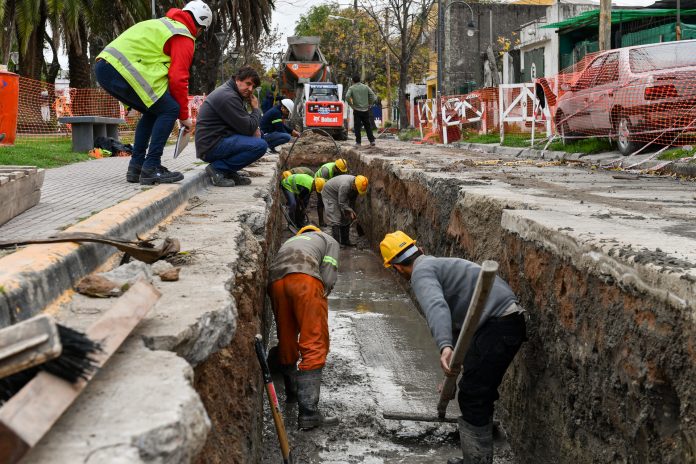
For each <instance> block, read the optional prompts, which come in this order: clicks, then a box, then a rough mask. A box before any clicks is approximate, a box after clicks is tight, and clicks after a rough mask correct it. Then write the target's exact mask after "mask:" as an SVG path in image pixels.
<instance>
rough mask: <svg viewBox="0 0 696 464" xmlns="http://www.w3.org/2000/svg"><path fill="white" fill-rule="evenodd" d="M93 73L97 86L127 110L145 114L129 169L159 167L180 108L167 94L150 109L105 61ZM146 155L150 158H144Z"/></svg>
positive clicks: (137, 130)
mask: <svg viewBox="0 0 696 464" xmlns="http://www.w3.org/2000/svg"><path fill="white" fill-rule="evenodd" d="M94 73H95V75H96V76H97V82H99V85H100V86H101V87H102V88H103V89H104V90H105V91H106V92H108V93H109V94H110V95H111V96H112V97H114V98H115V99H117V100H119V101H120V102H122V103H123V104H125V105H126V106H129V107H131V108H135V109H136V110H138V111H140V112H141V113H142V117H141V118H140V121H139V122H138V126H137V127H136V128H135V141H134V143H133V156H132V157H131V161H130V165H131V166H133V167H136V166H142V167H143V168H144V169H154V168H156V167H158V166H160V165H161V159H162V152H163V151H164V145H165V144H166V143H167V139H168V138H169V135H170V134H171V133H172V129H174V123H175V122H176V120H177V118H178V117H179V104H178V103H177V102H176V100H174V98H173V97H172V96H171V95H170V94H169V91H167V92H165V93H164V95H162V96H161V97H160V98H159V99H158V100H157V101H156V102H155V103H154V104H153V105H152V106H151V107H149V108H148V107H147V106H145V104H144V103H143V101H142V100H141V99H140V97H139V96H138V94H137V93H135V90H133V88H132V87H131V86H130V84H128V82H127V81H126V80H125V79H124V78H123V76H121V75H120V74H119V73H118V71H116V69H115V68H114V67H113V66H111V65H110V64H109V63H108V62H106V61H105V60H99V61H97V63H96V64H95V65H94ZM148 145H149V147H148ZM146 151H147V156H145V152H146Z"/></svg>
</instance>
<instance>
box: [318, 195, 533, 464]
mask: <svg viewBox="0 0 696 464" xmlns="http://www.w3.org/2000/svg"><path fill="white" fill-rule="evenodd" d="M327 187H328V186H327ZM379 248H380V251H381V253H382V258H383V259H384V267H392V266H393V267H394V269H396V271H397V272H398V273H399V274H400V275H401V276H402V277H403V278H405V279H406V280H408V281H409V282H410V283H411V290H413V294H414V295H415V296H416V299H417V300H418V304H419V305H420V307H421V309H422V310H423V314H424V315H425V318H426V320H427V321H428V326H429V327H430V332H431V333H432V335H433V338H434V339H435V343H436V344H437V347H438V349H439V350H440V367H441V368H442V370H443V371H444V373H445V375H447V376H457V375H458V374H459V372H453V371H451V370H450V368H449V365H450V361H451V360H452V354H453V350H454V347H455V345H456V343H457V339H458V338H459V332H460V331H461V330H462V327H463V325H464V319H465V318H466V313H467V312H468V310H469V304H470V303H471V298H472V297H473V294H474V288H475V287H476V280H477V279H478V275H479V273H480V272H481V266H479V265H478V264H476V263H472V262H471V261H467V260H465V259H461V258H437V257H434V256H427V255H424V254H423V251H422V250H421V249H420V248H418V247H417V246H416V241H415V240H413V239H412V238H411V237H409V236H408V235H406V234H405V233H403V232H402V231H400V230H397V231H396V232H392V233H390V234H387V235H385V237H384V240H382V242H381V243H380V244H379ZM526 339H527V336H526V322H525V318H524V310H523V309H522V308H521V307H520V306H519V305H518V304H517V297H516V296H515V294H514V293H513V292H512V290H511V289H510V287H509V286H508V284H507V283H506V282H505V281H504V280H503V279H501V278H500V277H497V276H496V278H495V281H494V282H493V288H492V289H491V293H490V295H489V296H488V300H487V301H486V305H485V307H484V309H483V314H482V315H481V320H480V321H479V325H478V329H477V330H476V333H475V334H474V338H473V340H472V341H471V345H470V347H469V351H468V352H467V353H466V355H465V356H464V363H463V366H462V377H461V379H460V380H459V393H458V395H457V400H458V402H459V409H460V410H461V412H462V415H461V416H460V417H459V419H458V422H459V438H460V442H461V448H462V454H463V458H458V457H457V458H452V459H449V460H448V461H447V463H448V464H492V463H493V407H494V404H495V401H496V400H497V399H498V387H499V386H500V383H501V382H502V380H503V375H505V371H506V370H507V368H508V366H509V365H510V363H511V362H512V360H513V359H514V357H515V354H516V353H517V351H518V350H519V349H520V346H521V345H522V343H523V342H524V341H525V340H526Z"/></svg>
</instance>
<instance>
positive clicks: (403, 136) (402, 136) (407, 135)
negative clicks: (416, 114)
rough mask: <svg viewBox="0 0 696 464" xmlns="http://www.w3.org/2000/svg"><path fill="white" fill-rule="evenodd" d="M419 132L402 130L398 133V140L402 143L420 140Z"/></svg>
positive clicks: (416, 130)
mask: <svg viewBox="0 0 696 464" xmlns="http://www.w3.org/2000/svg"><path fill="white" fill-rule="evenodd" d="M420 136H421V135H420V130H418V129H403V130H400V131H399V135H398V137H399V140H401V141H402V142H408V141H409V140H413V139H415V138H420Z"/></svg>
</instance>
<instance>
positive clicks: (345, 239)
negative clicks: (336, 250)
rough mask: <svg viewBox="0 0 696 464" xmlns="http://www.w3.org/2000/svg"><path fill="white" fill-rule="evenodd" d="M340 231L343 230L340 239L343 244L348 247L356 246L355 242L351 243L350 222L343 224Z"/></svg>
mask: <svg viewBox="0 0 696 464" xmlns="http://www.w3.org/2000/svg"><path fill="white" fill-rule="evenodd" d="M340 232H341V241H340V243H341V245H343V246H348V247H352V246H355V245H354V244H353V243H350V224H348V225H347V226H341V228H340Z"/></svg>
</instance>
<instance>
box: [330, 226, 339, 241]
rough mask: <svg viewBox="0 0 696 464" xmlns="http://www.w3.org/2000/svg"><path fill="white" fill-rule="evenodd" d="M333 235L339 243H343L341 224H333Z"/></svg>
mask: <svg viewBox="0 0 696 464" xmlns="http://www.w3.org/2000/svg"><path fill="white" fill-rule="evenodd" d="M331 236H332V237H333V238H334V240H336V241H337V242H338V243H341V226H331Z"/></svg>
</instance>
